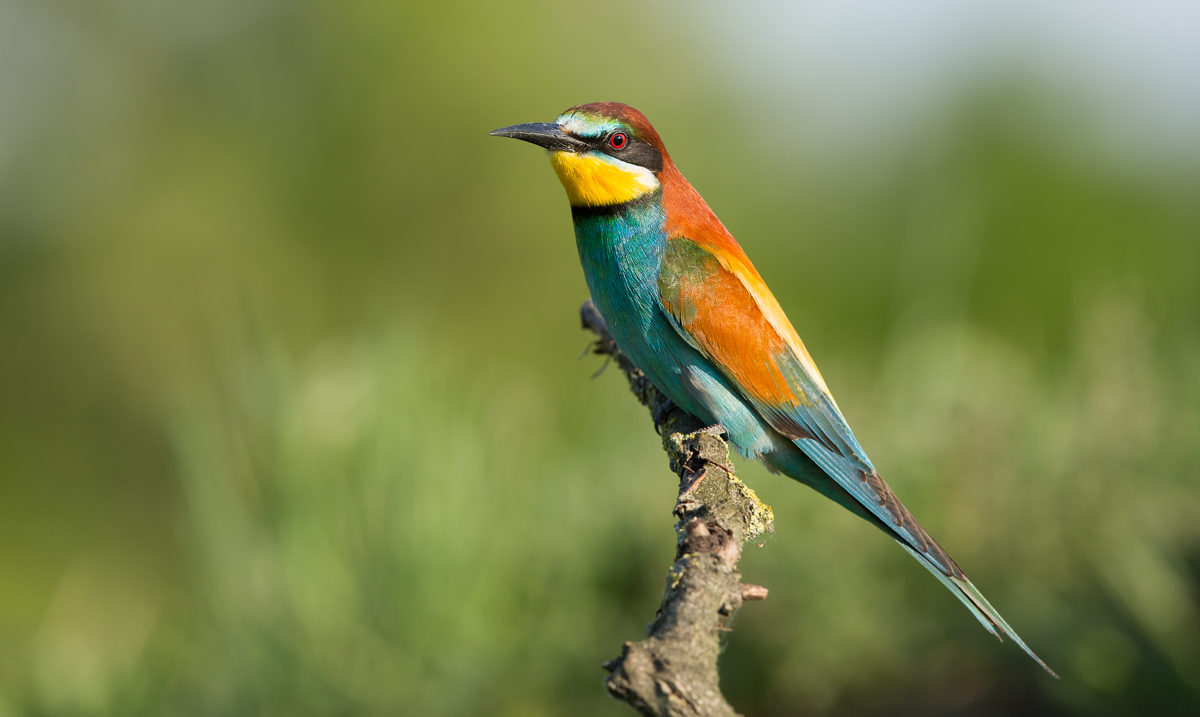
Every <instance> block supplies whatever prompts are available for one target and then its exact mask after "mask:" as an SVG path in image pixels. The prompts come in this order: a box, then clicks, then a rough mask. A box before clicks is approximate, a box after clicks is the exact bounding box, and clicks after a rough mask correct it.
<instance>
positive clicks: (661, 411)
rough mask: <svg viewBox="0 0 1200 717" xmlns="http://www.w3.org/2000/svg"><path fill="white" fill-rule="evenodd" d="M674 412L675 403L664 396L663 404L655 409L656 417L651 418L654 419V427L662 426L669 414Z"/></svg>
mask: <svg viewBox="0 0 1200 717" xmlns="http://www.w3.org/2000/svg"><path fill="white" fill-rule="evenodd" d="M674 410H675V402H674V401H672V400H671V399H669V398H667V397H666V396H664V397H663V400H662V402H661V403H659V404H658V408H655V409H654V415H653V416H651V418H653V419H654V425H656V426H661V425H662V423H663V421H665V420H667V414H668V413H670V412H671V411H674Z"/></svg>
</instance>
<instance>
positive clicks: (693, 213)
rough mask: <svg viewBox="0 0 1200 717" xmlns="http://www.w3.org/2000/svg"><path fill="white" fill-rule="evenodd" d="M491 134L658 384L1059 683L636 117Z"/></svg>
mask: <svg viewBox="0 0 1200 717" xmlns="http://www.w3.org/2000/svg"><path fill="white" fill-rule="evenodd" d="M489 134H491V135H494V136H498V137H510V138H513V139H519V140H523V141H525V142H530V143H532V144H535V145H537V146H539V147H542V148H544V149H546V150H547V154H548V155H549V159H550V165H551V167H553V169H554V172H555V174H557V175H558V178H559V180H560V181H561V182H562V185H563V188H564V189H565V190H566V193H567V200H568V201H569V203H570V205H571V217H572V222H573V224H574V228H575V241H576V246H577V248H578V250H579V260H580V263H581V265H582V267H583V273H584V277H585V279H586V281H587V286H588V290H589V291H590V292H591V296H592V301H593V303H594V304H595V306H596V308H597V310H599V312H600V315H601V316H602V317H603V318H604V321H605V323H606V324H607V325H608V328H609V331H610V333H611V334H612V337H613V339H614V340H615V341H616V343H617V346H618V347H619V348H620V350H621V351H622V352H623V353H624V354H625V355H627V356H628V357H629V359H630V360H631V361H633V363H634V365H636V366H637V367H638V368H639V369H641V371H642V372H643V373H644V374H645V375H646V377H647V378H649V379H650V381H651V382H653V384H654V385H655V386H656V387H657V388H658V389H659V391H661V392H662V393H663V394H664V395H665V396H666V397H667V398H668V399H670V400H671V401H672V402H673V403H674V404H675V405H677V406H679V407H680V408H682V409H684V410H685V411H687V412H688V413H690V414H691V415H693V416H695V417H696V418H697V419H698V420H700V421H702V422H704V423H705V425H707V426H709V427H710V429H712V430H714V431H717V432H720V433H723V434H725V435H726V436H727V437H728V439H729V442H730V443H731V444H732V445H733V446H734V448H735V449H736V450H737V451H738V452H739V453H740V454H741V455H742V456H744V457H747V458H751V459H757V460H759V461H761V462H762V463H763V464H765V465H766V467H767V468H768V469H769V470H770V471H772V472H774V473H782V474H784V475H786V476H788V477H790V478H792V479H794V480H796V481H798V482H800V483H802V484H804V485H807V486H809V487H810V488H813V489H815V490H816V491H817V492H818V493H820V494H822V495H824V496H826V497H827V498H830V499H832V500H833V501H834V502H836V503H837V504H839V505H841V506H842V507H844V508H846V509H848V510H850V511H851V512H852V513H854V514H856V515H858V516H859V517H861V518H864V519H865V520H867V521H868V522H870V523H872V524H873V525H875V526H876V527H877V528H879V529H880V530H882V531H883V532H884V533H886V534H888V535H889V536H890V537H892V538H893V539H895V540H896V542H897V543H899V544H900V546H901V547H903V548H904V549H905V550H906V551H908V552H909V553H910V554H911V555H912V556H913V557H914V558H916V560H917V562H919V563H920V564H921V565H923V566H924V567H925V568H926V569H927V570H928V571H929V572H930V573H932V574H933V575H934V577H936V578H937V579H938V580H939V581H941V583H942V584H943V585H944V586H945V587H946V588H948V589H949V590H950V592H951V593H953V594H954V596H955V597H957V598H958V599H959V600H960V601H962V603H963V604H964V605H966V607H967V609H968V610H970V611H971V614H972V615H974V616H975V618H976V619H977V620H979V622H980V623H981V624H982V625H983V626H984V627H985V628H986V629H987V630H988V632H990V633H991V634H992V635H994V636H996V637H997V638H998V639H1000V640H1001V641H1003V637H1002V636H1007V637H1009V638H1011V639H1012V640H1013V641H1014V642H1016V643H1017V644H1018V645H1019V646H1020V647H1021V649H1023V650H1024V651H1025V652H1026V653H1027V654H1028V655H1029V656H1030V657H1032V658H1033V659H1034V660H1036V661H1037V663H1038V664H1039V665H1041V666H1042V667H1043V668H1044V669H1045V670H1046V671H1047V672H1048V673H1050V674H1051V675H1053V676H1054V677H1058V675H1056V674H1055V673H1054V671H1053V670H1051V669H1050V667H1049V666H1048V665H1046V663H1045V662H1043V661H1042V659H1041V658H1039V657H1038V656H1037V655H1036V654H1035V653H1034V652H1033V650H1031V649H1030V648H1029V647H1028V646H1027V645H1026V644H1025V643H1024V641H1022V640H1021V638H1020V637H1019V636H1018V635H1017V633H1016V632H1015V631H1014V630H1013V629H1012V628H1011V627H1009V625H1008V623H1007V622H1005V620H1004V618H1003V617H1001V615H1000V613H999V612H997V611H996V609H995V608H993V607H992V605H991V604H990V603H989V602H988V601H987V599H986V598H985V597H984V596H983V593H981V592H980V591H979V590H978V589H977V588H976V587H975V586H974V585H973V584H972V583H971V581H970V580H968V579H967V576H966V575H965V574H964V573H963V571H962V569H961V568H959V566H958V565H957V564H956V563H955V562H954V560H953V559H951V558H950V556H949V555H947V554H946V551H945V550H943V549H942V547H941V546H940V545H938V543H937V541H935V540H934V539H933V538H932V537H930V535H929V533H927V532H926V531H925V529H924V528H922V527H921V524H920V523H918V522H917V520H916V519H915V518H913V516H912V514H911V513H909V511H908V510H907V509H906V508H905V507H904V505H903V504H902V503H901V502H900V501H899V500H898V499H897V498H896V495H895V493H893V492H892V489H891V488H890V487H888V485H887V483H885V482H884V481H883V478H881V477H880V475H879V472H878V471H877V470H876V469H875V466H874V465H873V464H872V463H871V459H870V458H868V457H867V453H866V451H865V450H863V448H862V446H861V445H860V444H859V442H858V440H857V439H856V438H855V436H854V433H853V431H851V430H850V425H849V424H848V423H847V421H846V419H845V417H844V416H843V415H842V412H841V409H839V408H838V405H837V402H836V401H834V399H833V395H832V394H831V393H830V391H829V387H828V386H827V385H826V384H825V380H824V378H822V376H821V373H820V371H818V370H817V366H816V364H815V363H814V362H813V359H812V357H811V356H810V355H809V353H808V350H807V349H806V348H805V347H804V344H803V342H801V340H800V336H799V335H798V334H797V333H796V330H795V329H794V328H793V327H792V324H791V322H790V321H788V318H787V316H786V315H785V314H784V312H783V309H782V308H781V307H780V305H779V302H778V301H777V300H776V299H775V297H774V295H772V293H771V291H770V289H768V288H767V285H766V283H765V282H764V281H763V279H762V277H761V276H760V275H759V273H758V271H757V270H756V269H755V268H754V265H753V264H752V263H751V262H750V259H749V257H747V256H746V253H745V252H744V251H743V250H742V248H741V246H740V245H739V244H738V243H737V241H736V240H735V239H734V238H733V235H731V234H730V233H729V231H728V230H727V229H726V228H725V225H723V224H722V223H721V221H720V220H719V219H718V218H717V216H716V214H714V213H713V211H712V209H710V208H709V206H708V204H707V203H706V202H705V201H704V199H702V198H701V196H700V194H699V192H697V191H696V190H695V189H694V188H693V187H692V185H691V184H689V183H688V181H687V180H686V179H684V177H683V174H681V173H680V171H679V170H678V169H677V168H676V166H675V164H674V162H672V161H671V156H670V155H669V154H668V153H667V149H666V146H665V145H664V144H663V142H662V139H661V138H660V137H659V134H658V132H656V131H655V129H654V127H653V126H652V125H651V124H650V121H649V120H647V119H646V116H645V115H644V114H642V113H641V112H639V111H638V110H636V109H634V108H633V107H630V106H629V105H626V104H622V103H619V102H593V103H589V104H582V105H577V106H575V107H572V108H570V109H568V110H566V111H565V112H563V113H562V114H561V115H559V116H558V118H557V119H555V120H554V121H553V122H533V123H526V124H517V125H512V126H509V127H502V128H500V129H497V130H494V131H492V132H490V133H489Z"/></svg>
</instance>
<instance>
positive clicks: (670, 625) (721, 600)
mask: <svg viewBox="0 0 1200 717" xmlns="http://www.w3.org/2000/svg"><path fill="white" fill-rule="evenodd" d="M580 317H581V318H582V320H583V326H584V328H587V329H590V330H592V331H593V332H595V333H596V335H597V336H598V337H599V338H598V340H597V342H596V346H595V349H594V352H595V353H597V354H604V355H606V356H607V357H609V359H610V360H615V361H616V362H617V365H618V366H620V368H621V370H622V371H623V372H624V373H625V377H626V378H627V379H628V380H629V386H630V388H631V389H632V390H633V393H634V395H636V396H637V398H638V400H639V401H641V402H642V404H643V405H645V406H646V407H647V408H649V409H650V415H651V417H652V418H653V419H654V427H655V429H656V430H657V431H658V433H659V435H661V436H662V440H663V449H664V450H665V451H666V452H667V456H668V457H669V458H670V462H671V470H673V471H675V473H676V474H677V475H678V476H679V497H678V499H677V501H676V503H675V509H674V515H675V516H676V517H677V518H678V522H677V523H676V524H675V532H676V535H677V542H676V548H675V563H674V564H673V565H672V566H671V569H670V570H668V571H667V581H666V590H665V591H664V594H663V599H662V604H661V605H660V606H659V608H658V614H657V615H656V616H655V618H654V621H653V622H651V623H650V624H649V625H648V626H647V628H646V633H647V638H646V639H645V640H642V641H641V642H626V643H625V647H624V650H623V651H622V652H621V655H620V657H617V658H615V659H613V660H610V661H608V662H606V663H605V664H604V667H605V669H607V670H608V671H609V673H610V675H609V676H608V679H606V680H605V687H607V689H608V692H609V694H611V695H612V696H613V697H616V698H617V699H619V700H622V701H624V702H627V703H629V705H630V706H632V707H633V708H634V709H636V710H638V711H639V712H641V713H642V714H644V715H650V716H651V717H660V716H666V715H670V716H671V717H685V716H686V717H710V716H716V715H721V716H722V717H731V716H732V715H736V714H737V713H736V712H735V711H734V709H733V707H731V706H730V705H729V703H728V702H727V701H726V700H725V697H724V695H722V694H721V688H720V676H719V674H718V671H717V658H718V656H719V655H720V651H721V633H722V632H727V631H729V627H728V623H729V622H730V621H731V620H732V618H733V616H734V614H735V613H736V612H737V610H738V608H740V607H741V605H742V602H743V601H745V600H762V599H765V598H766V596H767V590H766V588H763V587H760V586H758V585H747V584H743V583H742V582H741V574H740V573H738V571H737V563H738V559H739V558H740V557H741V554H742V546H743V545H744V544H745V543H746V542H747V541H749V540H753V539H754V538H756V537H758V536H760V535H762V534H764V533H771V532H773V531H774V528H773V523H772V521H773V516H772V513H771V508H770V507H769V506H767V505H764V504H763V503H762V501H760V500H759V499H758V496H756V495H755V494H754V491H753V490H751V489H750V488H748V487H747V486H746V485H745V484H744V483H742V482H741V481H740V480H738V478H737V477H736V476H735V475H734V474H733V467H732V466H731V465H730V463H729V445H728V443H727V442H726V441H725V439H724V438H722V437H721V436H720V435H715V434H714V433H712V432H706V431H704V430H703V429H704V428H705V426H704V425H703V424H701V423H700V422H699V421H697V420H696V418H694V417H693V416H691V415H690V414H688V413H687V412H685V411H684V410H682V409H680V408H679V407H677V406H675V404H673V403H671V401H670V400H668V399H667V398H666V397H665V396H663V395H662V394H661V393H659V391H658V389H656V388H655V387H654V384H652V383H651V382H650V381H649V379H647V378H646V376H645V375H644V374H643V373H642V372H641V371H639V370H638V368H637V367H636V366H634V365H633V363H632V362H631V361H630V360H629V359H628V358H626V357H625V356H624V355H623V354H622V353H621V352H620V350H619V349H618V347H617V345H616V342H614V341H613V339H612V336H611V335H610V334H609V332H608V328H607V327H606V326H605V324H604V319H603V318H602V317H601V316H600V313H599V312H598V311H596V308H595V307H594V306H593V305H592V302H591V301H590V300H589V301H588V302H586V303H584V305H583V306H582V307H581V308H580ZM606 365H607V362H606Z"/></svg>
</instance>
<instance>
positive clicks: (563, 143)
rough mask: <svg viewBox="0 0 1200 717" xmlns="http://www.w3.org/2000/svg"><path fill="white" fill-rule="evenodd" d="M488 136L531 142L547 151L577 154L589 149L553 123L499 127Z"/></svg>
mask: <svg viewBox="0 0 1200 717" xmlns="http://www.w3.org/2000/svg"><path fill="white" fill-rule="evenodd" d="M488 134H489V135H492V136H494V137H512V138H513V139H520V140H524V141H526V142H532V143H533V144H536V145H537V146H539V147H545V148H546V149H549V150H558V151H564V150H565V151H568V152H578V151H582V150H585V149H589V148H590V146H589V145H588V143H587V142H584V141H582V140H579V139H576V138H575V137H572V136H571V135H569V134H567V133H566V132H563V130H562V127H560V126H559V125H556V124H554V123H553V122H529V123H526V124H515V125H513V126H511V127H501V128H500V129H496V130H492V131H491V132H488Z"/></svg>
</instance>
